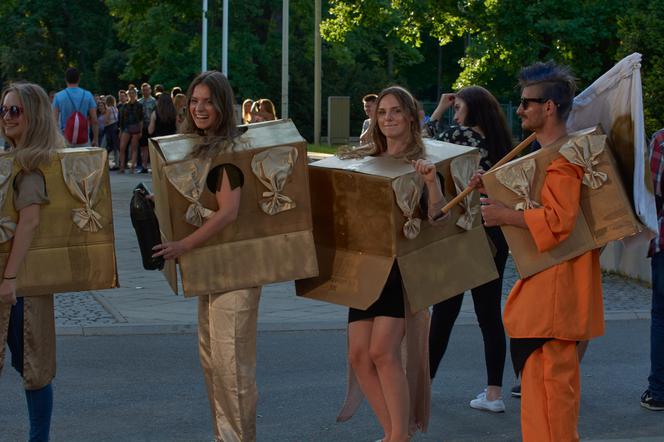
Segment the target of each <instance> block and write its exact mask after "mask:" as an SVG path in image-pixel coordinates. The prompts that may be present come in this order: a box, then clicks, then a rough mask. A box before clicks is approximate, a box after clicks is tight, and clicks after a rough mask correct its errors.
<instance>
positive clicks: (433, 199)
mask: <svg viewBox="0 0 664 442" xmlns="http://www.w3.org/2000/svg"><path fill="white" fill-rule="evenodd" d="M413 166H414V167H415V171H416V172H417V173H418V174H420V175H421V176H422V178H423V179H424V183H425V184H426V186H427V195H428V201H427V207H428V212H429V213H428V217H429V220H430V221H431V222H434V221H436V222H437V221H440V220H441V219H443V218H445V217H446V216H447V215H446V214H443V212H442V211H441V210H440V209H442V208H443V206H444V205H445V204H446V203H447V201H446V200H445V195H443V189H442V187H441V183H440V181H439V179H438V174H437V172H436V166H435V165H434V164H433V163H432V162H431V161H429V160H421V159H420V160H417V161H415V162H414V163H413Z"/></svg>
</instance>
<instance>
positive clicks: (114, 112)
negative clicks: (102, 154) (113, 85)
mask: <svg viewBox="0 0 664 442" xmlns="http://www.w3.org/2000/svg"><path fill="white" fill-rule="evenodd" d="M119 117H120V113H119V111H118V108H117V107H116V106H115V97H114V96H113V95H107V96H106V126H105V127H104V136H105V137H106V150H108V152H109V153H113V167H111V170H118V166H119V164H120V129H119V127H120V126H119V124H118V120H119Z"/></svg>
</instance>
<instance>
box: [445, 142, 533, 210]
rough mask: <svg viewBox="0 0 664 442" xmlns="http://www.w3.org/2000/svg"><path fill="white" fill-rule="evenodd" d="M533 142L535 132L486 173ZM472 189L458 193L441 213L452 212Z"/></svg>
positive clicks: (467, 188) (509, 159)
mask: <svg viewBox="0 0 664 442" xmlns="http://www.w3.org/2000/svg"><path fill="white" fill-rule="evenodd" d="M533 141H535V132H533V133H531V134H530V135H528V138H526V139H525V140H523V141H522V142H520V143H519V144H518V145H517V146H516V147H515V148H514V149H512V150H511V151H509V152H508V153H507V155H505V156H504V157H502V158H501V159H500V161H498V162H497V163H496V164H494V165H493V166H492V167H491V169H489V170H488V171H487V172H491V171H492V170H494V169H497V168H498V167H500V166H502V165H503V164H505V163H507V162H508V161H511V160H512V159H513V158H514V157H516V156H517V155H519V154H520V153H521V151H522V150H523V149H525V148H526V147H528V146H529V145H530V143H532V142H533ZM473 189H475V188H474V187H470V186H468V187H466V188H465V189H464V190H463V192H461V193H459V194H458V195H457V196H455V197H454V198H453V199H452V200H451V201H450V202H449V203H447V204H446V205H445V207H443V208H442V209H441V210H442V211H443V213H447V212H449V211H450V210H452V207H454V206H456V205H457V204H459V203H460V202H461V201H462V200H463V199H464V198H465V197H466V196H467V195H468V194H469V193H470V192H472V191H473Z"/></svg>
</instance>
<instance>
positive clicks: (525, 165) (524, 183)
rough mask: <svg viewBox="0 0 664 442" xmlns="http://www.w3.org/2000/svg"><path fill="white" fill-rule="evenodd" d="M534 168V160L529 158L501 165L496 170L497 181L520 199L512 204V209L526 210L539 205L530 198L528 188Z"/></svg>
mask: <svg viewBox="0 0 664 442" xmlns="http://www.w3.org/2000/svg"><path fill="white" fill-rule="evenodd" d="M536 168H537V166H536V164H535V160H534V159H533V158H529V159H527V160H522V161H519V162H517V163H515V164H511V165H509V166H507V167H502V168H500V169H498V171H497V172H496V178H497V179H498V181H500V183H501V184H502V185H504V186H505V187H507V188H508V189H510V190H511V191H512V192H514V193H516V194H517V196H518V197H519V198H520V199H521V201H519V202H518V203H516V204H515V205H514V209H516V210H526V209H534V208H536V207H540V204H539V203H538V202H537V201H535V200H533V199H531V198H530V188H531V187H532V185H533V177H534V176H535V169H536Z"/></svg>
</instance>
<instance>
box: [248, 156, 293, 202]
mask: <svg viewBox="0 0 664 442" xmlns="http://www.w3.org/2000/svg"><path fill="white" fill-rule="evenodd" d="M297 155H298V154H297V149H296V148H295V147H293V146H278V147H273V148H271V149H267V150H264V151H263V152H260V153H258V154H256V155H254V157H253V158H252V159H251V170H252V171H253V172H254V175H256V178H258V180H259V181H260V182H261V183H263V185H264V186H265V187H267V188H268V190H267V191H265V192H263V197H264V199H262V200H261V201H259V205H260V208H261V210H262V211H263V212H265V213H267V214H268V215H276V214H277V213H280V212H284V211H286V210H290V209H293V208H295V201H293V200H292V198H290V197H289V196H287V195H284V194H283V193H281V192H282V191H283V190H284V186H285V185H286V181H287V180H288V177H289V176H290V175H291V174H292V173H293V168H294V167H295V163H296V162H297Z"/></svg>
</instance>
